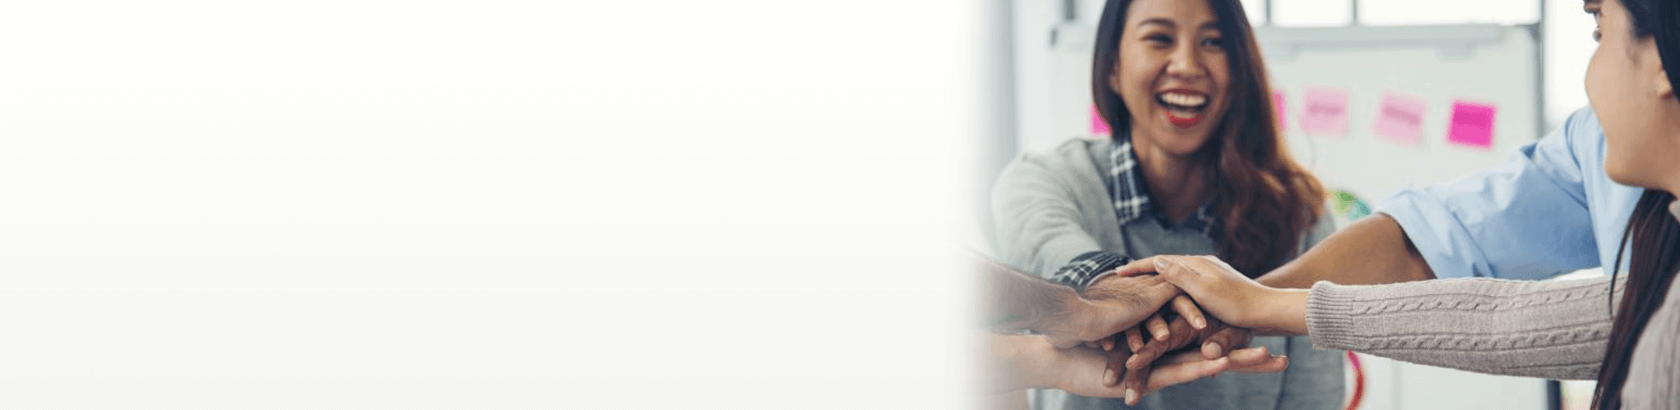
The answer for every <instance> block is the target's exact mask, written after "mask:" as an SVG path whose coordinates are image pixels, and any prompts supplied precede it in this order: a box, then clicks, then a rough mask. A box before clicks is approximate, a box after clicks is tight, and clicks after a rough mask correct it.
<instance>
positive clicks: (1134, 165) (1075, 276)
mask: <svg viewBox="0 0 1680 410" xmlns="http://www.w3.org/2000/svg"><path fill="white" fill-rule="evenodd" d="M1108 155H1109V159H1111V160H1112V161H1110V162H1112V163H1113V164H1114V168H1112V169H1109V171H1108V194H1109V196H1110V197H1111V198H1112V199H1113V201H1114V214H1115V216H1116V217H1118V219H1119V221H1120V225H1122V226H1124V225H1126V224H1127V223H1129V222H1131V221H1133V220H1136V219H1138V218H1142V217H1144V216H1145V215H1152V214H1155V205H1154V204H1153V203H1152V202H1151V201H1150V200H1149V189H1148V187H1147V186H1145V185H1144V179H1143V173H1142V172H1139V171H1138V162H1137V153H1135V152H1133V151H1132V139H1131V136H1130V135H1128V136H1126V138H1124V139H1120V140H1117V141H1115V144H1114V146H1113V148H1111V149H1110V150H1109V153H1108ZM1184 224H1185V226H1186V227H1190V228H1193V229H1197V230H1200V231H1202V234H1204V235H1206V234H1208V232H1209V231H1210V230H1211V228H1212V227H1213V215H1212V213H1211V209H1210V208H1209V207H1208V206H1207V205H1203V206H1202V207H1201V208H1199V209H1197V210H1196V216H1195V217H1194V218H1191V219H1190V220H1188V221H1185V223H1184ZM1131 261H1132V258H1131V257H1129V256H1126V255H1121V254H1119V253H1115V252H1109V251H1091V252H1086V253H1084V254H1080V255H1079V256H1077V257H1074V258H1073V260H1072V261H1069V262H1068V264H1067V265H1065V266H1062V267H1061V268H1060V269H1057V270H1056V272H1055V273H1052V274H1050V279H1051V280H1054V281H1056V282H1057V283H1061V284H1064V285H1068V286H1072V287H1073V288H1074V289H1081V290H1083V289H1085V287H1086V286H1090V285H1091V282H1093V281H1095V280H1096V279H1097V277H1099V276H1102V274H1104V273H1109V272H1112V271H1114V269H1116V268H1119V267H1120V266H1121V265H1125V264H1127V263H1129V262H1131Z"/></svg>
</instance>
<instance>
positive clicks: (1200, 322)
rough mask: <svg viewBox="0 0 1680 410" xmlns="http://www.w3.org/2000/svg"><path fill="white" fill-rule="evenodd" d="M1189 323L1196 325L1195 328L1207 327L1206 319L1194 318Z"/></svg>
mask: <svg viewBox="0 0 1680 410" xmlns="http://www.w3.org/2000/svg"><path fill="white" fill-rule="evenodd" d="M1191 323H1193V324H1195V325H1196V330H1202V329H1207V319H1202V318H1196V320H1194V321H1192V322H1191Z"/></svg>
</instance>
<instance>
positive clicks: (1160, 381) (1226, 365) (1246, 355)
mask: <svg viewBox="0 0 1680 410" xmlns="http://www.w3.org/2000/svg"><path fill="white" fill-rule="evenodd" d="M1123 350H1124V347H1122V348H1121V349H1115V351H1113V352H1104V351H1102V350H1097V349H1091V348H1086V347H1075V348H1072V349H1063V350H1057V351H1056V352H1057V358H1056V360H1055V362H1054V363H1053V365H1052V369H1053V371H1051V372H1047V374H1054V375H1057V376H1056V377H1055V380H1054V381H1053V382H1052V383H1050V387H1053V388H1056V389H1061V390H1063V391H1066V392H1068V393H1073V394H1077V395H1080V396H1087V397H1110V398H1125V399H1126V402H1127V403H1129V404H1136V403H1137V401H1138V400H1140V399H1142V397H1143V396H1144V395H1147V394H1149V393H1152V392H1155V391H1157V390H1160V389H1163V388H1166V387H1168V386H1173V385H1177V384H1181V383H1187V382H1191V381H1195V380H1199V379H1202V378H1204V377H1209V376H1213V375H1217V374H1219V373H1222V372H1227V371H1238V372H1247V373H1261V372H1279V371H1283V369H1285V368H1287V367H1289V359H1288V358H1287V357H1281V356H1278V357H1274V356H1272V355H1271V354H1270V352H1268V351H1267V350H1266V348H1265V347H1264V346H1257V347H1251V348H1246V349H1238V350H1235V351H1232V352H1231V353H1230V354H1229V355H1226V356H1224V357H1220V358H1217V359H1211V360H1210V359H1206V358H1203V357H1202V356H1201V354H1200V353H1198V352H1185V353H1182V354H1176V355H1172V356H1168V357H1167V358H1165V359H1162V360H1161V361H1160V362H1159V363H1156V367H1155V368H1154V369H1153V370H1154V371H1152V372H1150V374H1149V377H1148V379H1147V382H1146V383H1144V384H1142V385H1140V386H1139V387H1131V388H1128V387H1126V386H1124V385H1122V386H1110V385H1107V384H1105V383H1104V382H1103V380H1102V379H1103V378H1102V370H1103V368H1104V367H1105V366H1107V363H1108V362H1109V361H1110V355H1111V354H1123V353H1120V352H1121V351H1123Z"/></svg>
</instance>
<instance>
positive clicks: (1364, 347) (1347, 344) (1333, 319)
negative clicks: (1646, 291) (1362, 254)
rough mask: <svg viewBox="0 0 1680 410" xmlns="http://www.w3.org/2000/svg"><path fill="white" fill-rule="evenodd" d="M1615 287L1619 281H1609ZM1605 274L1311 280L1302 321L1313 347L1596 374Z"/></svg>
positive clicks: (1495, 368) (1468, 366) (1496, 368)
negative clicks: (1348, 282)
mask: <svg viewBox="0 0 1680 410" xmlns="http://www.w3.org/2000/svg"><path fill="white" fill-rule="evenodd" d="M1616 288H1617V289H1618V290H1619V289H1621V288H1622V286H1617V287H1616ZM1609 292H1610V286H1609V280H1608V278H1598V279H1590V280H1565V281H1541V282H1531V281H1510V280H1494V279H1449V280H1440V281H1428V282H1419V283H1407V284H1399V285H1388V286H1339V285H1334V284H1330V283H1321V284H1318V285H1315V286H1314V287H1313V288H1312V290H1311V294H1310V296H1309V300H1308V302H1307V313H1306V319H1307V323H1308V327H1309V328H1310V330H1311V336H1312V340H1313V344H1314V345H1315V346H1317V347H1319V348H1324V349H1336V350H1353V351H1358V352H1362V353H1369V354H1373V355H1377V356H1382V357H1388V358H1392V359H1399V360H1404V361H1408V362H1413V363H1420V364H1426V365H1431V366H1440V367H1449V368H1455V369H1461V370H1469V371H1476V372H1482V373H1490V374H1498V375H1511V376H1526V377H1546V378H1558V379H1583V378H1592V377H1594V376H1596V374H1597V371H1598V365H1599V363H1600V362H1601V361H1602V360H1603V358H1604V348H1605V343H1606V340H1607V337H1608V335H1609V329H1610V324H1611V322H1610V307H1609V306H1607V303H1608V302H1609V301H1610V300H1612V299H1619V298H1612V296H1611V295H1610V294H1609Z"/></svg>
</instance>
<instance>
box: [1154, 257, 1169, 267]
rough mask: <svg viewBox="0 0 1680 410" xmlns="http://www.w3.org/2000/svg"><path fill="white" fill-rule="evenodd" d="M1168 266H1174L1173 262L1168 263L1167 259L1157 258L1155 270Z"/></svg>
mask: <svg viewBox="0 0 1680 410" xmlns="http://www.w3.org/2000/svg"><path fill="white" fill-rule="evenodd" d="M1168 266H1172V262H1169V261H1167V258H1155V268H1157V269H1159V268H1165V267H1168Z"/></svg>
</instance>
